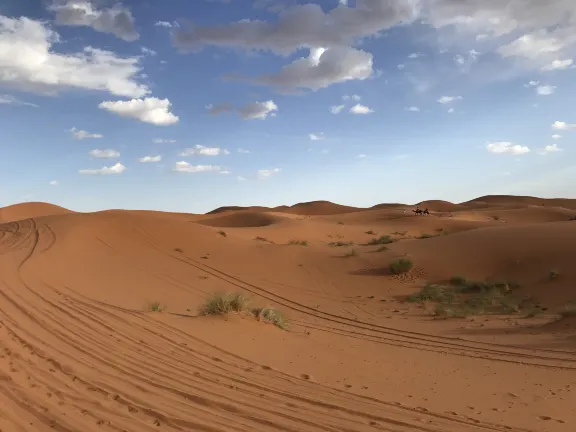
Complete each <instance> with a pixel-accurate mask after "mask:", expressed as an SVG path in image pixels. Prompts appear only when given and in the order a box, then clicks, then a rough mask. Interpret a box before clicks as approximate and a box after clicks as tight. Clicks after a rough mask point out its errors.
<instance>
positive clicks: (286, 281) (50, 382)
mask: <svg viewBox="0 0 576 432" xmlns="http://www.w3.org/2000/svg"><path fill="white" fill-rule="evenodd" d="M422 204H423V205H422V207H426V206H427V207H429V209H430V211H431V212H432V215H431V216H413V215H412V214H411V212H410V210H411V209H412V208H413V207H408V206H402V205H379V206H375V207H374V208H372V209H355V208H351V207H347V206H338V205H334V204H331V203H328V202H316V203H303V204H298V205H296V206H292V207H278V208H274V209H270V208H264V207H257V208H248V209H241V208H222V209H217V210H216V211H214V212H211V213H210V214H206V215H190V214H175V213H162V212H148V211H122V210H110V211H105V212H98V213H75V212H71V211H67V210H66V209H62V208H59V207H57V206H52V205H49V204H44V203H24V204H20V205H16V206H11V207H7V208H4V209H0V431H3V432H12V431H15V432H16V431H52V430H56V431H63V432H68V431H86V432H89V431H157V430H165V431H248V430H250V431H254V430H256V431H347V432H352V431H394V432H400V431H424V432H433V431H434V432H450V431H543V432H544V431H550V432H556V431H558V432H561V431H562V432H563V431H566V432H568V431H574V430H575V428H576V318H575V317H565V318H561V316H560V312H561V311H563V310H566V308H567V307H569V306H570V305H571V304H572V303H573V302H576V266H575V265H574V263H576V221H570V220H569V219H570V218H571V217H573V216H574V215H576V200H541V199H537V198H529V197H502V196H498V197H482V198H478V199H477V200H473V201H470V202H468V203H462V204H452V203H446V202H443V201H428V202H425V203H422ZM403 209H407V210H408V212H407V213H408V215H407V216H403V212H402V210H403ZM380 235H390V236H391V238H393V239H394V240H395V241H394V242H393V243H391V244H388V245H386V247H387V249H385V250H381V251H379V248H380V246H378V245H376V246H374V245H368V244H367V243H368V242H369V241H370V240H371V239H372V238H375V237H379V236H380ZM428 236H430V238H422V237H428ZM294 240H298V241H307V242H308V245H307V246H300V245H293V244H290V242H291V241H294ZM338 241H339V242H344V243H348V242H350V243H352V244H351V245H348V246H340V247H335V246H333V245H331V244H330V243H333V242H338ZM352 250H353V251H354V253H353V254H351V253H350V251H352ZM397 258H409V259H411V260H412V261H413V263H414V268H413V269H412V270H411V271H410V272H409V273H408V274H404V275H401V276H395V275H392V274H390V272H389V270H388V265H389V263H390V262H391V261H393V260H394V259H397ZM552 271H554V272H555V274H556V275H557V277H555V278H553V279H552V278H551V277H550V274H551V272H552ZM456 275H459V276H464V277H466V278H469V279H473V280H496V279H498V280H507V281H511V280H513V281H514V282H515V284H516V285H517V288H516V291H515V295H520V296H523V298H525V299H529V301H530V302H532V303H533V304H537V305H538V307H539V308H540V311H541V312H542V313H539V314H537V315H536V314H527V312H526V311H520V312H517V313H511V314H506V315H504V314H500V315H497V314H475V315H472V316H467V317H465V318H453V319H440V318H439V317H437V316H434V314H433V312H432V311H433V305H430V304H429V303H427V302H425V303H413V302H407V297H408V296H409V295H411V294H414V293H416V292H418V291H419V290H420V289H421V288H422V287H423V286H424V285H425V284H426V283H429V282H430V283H446V281H447V280H448V279H449V278H450V277H452V276H456ZM215 292H241V293H244V294H246V295H248V296H250V298H251V299H252V302H253V303H254V304H255V305H261V306H267V305H269V306H273V307H275V308H278V309H279V310H281V311H283V312H284V314H285V315H286V317H287V318H288V320H289V324H290V325H289V328H288V329H287V330H281V329H279V328H277V327H275V326H272V325H269V324H264V323H262V322H259V321H257V320H255V319H254V318H253V317H252V316H249V315H229V316H227V317H204V316H199V314H198V312H197V311H198V308H199V307H200V306H201V305H202V304H204V302H205V301H206V299H207V298H208V297H209V296H210V295H211V294H213V293H215ZM526 301H528V300H526ZM151 302H160V303H161V304H162V305H163V306H164V307H165V309H164V311H162V312H152V311H150V310H149V304H150V303H151ZM532 315H534V316H532Z"/></svg>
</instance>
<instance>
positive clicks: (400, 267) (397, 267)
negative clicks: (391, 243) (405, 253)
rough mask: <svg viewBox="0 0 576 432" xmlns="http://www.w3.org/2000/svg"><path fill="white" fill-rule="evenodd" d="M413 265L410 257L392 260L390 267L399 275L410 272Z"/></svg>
mask: <svg viewBox="0 0 576 432" xmlns="http://www.w3.org/2000/svg"><path fill="white" fill-rule="evenodd" d="M412 267H413V264H412V260H409V259H408V258H399V259H397V260H394V261H392V262H391V263H390V266H389V267H388V268H389V269H390V272H391V273H393V274H396V275H398V274H402V273H407V272H409V271H410V270H411V269H412Z"/></svg>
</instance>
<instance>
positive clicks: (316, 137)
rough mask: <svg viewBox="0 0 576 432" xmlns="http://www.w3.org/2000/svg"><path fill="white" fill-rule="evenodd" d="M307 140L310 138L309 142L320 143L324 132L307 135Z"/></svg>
mask: <svg viewBox="0 0 576 432" xmlns="http://www.w3.org/2000/svg"><path fill="white" fill-rule="evenodd" d="M308 138H310V141H320V140H323V139H324V138H326V137H325V136H324V132H320V133H319V134H313V133H311V134H308Z"/></svg>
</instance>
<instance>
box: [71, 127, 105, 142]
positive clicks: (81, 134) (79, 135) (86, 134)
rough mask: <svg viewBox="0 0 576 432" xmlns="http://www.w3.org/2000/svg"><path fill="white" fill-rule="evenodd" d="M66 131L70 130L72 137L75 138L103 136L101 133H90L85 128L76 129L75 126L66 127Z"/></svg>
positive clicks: (97, 137) (98, 137)
mask: <svg viewBox="0 0 576 432" xmlns="http://www.w3.org/2000/svg"><path fill="white" fill-rule="evenodd" d="M68 132H70V133H71V134H72V136H73V137H74V139H77V140H84V139H100V138H104V135H102V134H97V133H90V132H87V131H85V130H81V129H76V128H75V127H73V128H71V129H68Z"/></svg>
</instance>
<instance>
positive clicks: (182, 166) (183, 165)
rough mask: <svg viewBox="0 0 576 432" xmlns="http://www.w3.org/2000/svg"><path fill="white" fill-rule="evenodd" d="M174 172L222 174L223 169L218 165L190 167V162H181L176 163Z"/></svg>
mask: <svg viewBox="0 0 576 432" xmlns="http://www.w3.org/2000/svg"><path fill="white" fill-rule="evenodd" d="M172 171H174V172H181V173H200V172H220V171H221V169H220V167H219V166H218V165H190V164H189V163H188V162H185V161H180V162H176V164H175V165H174V168H172Z"/></svg>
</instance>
